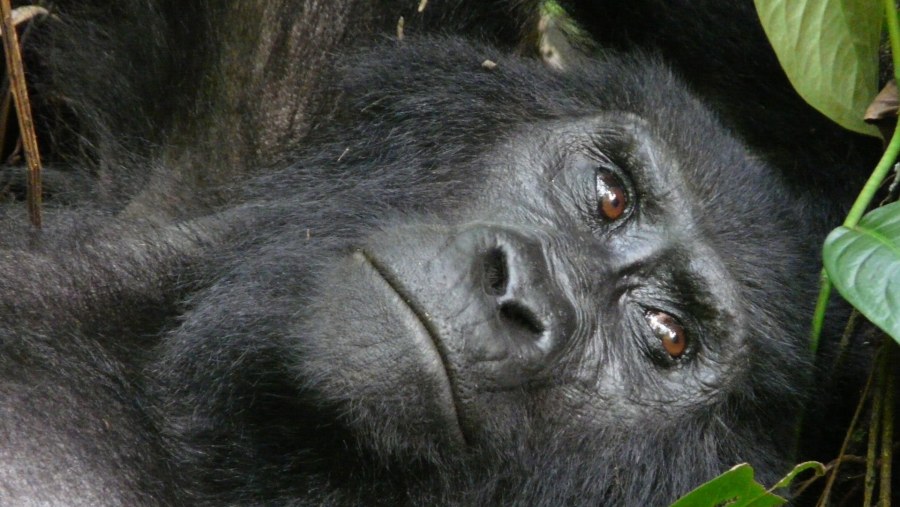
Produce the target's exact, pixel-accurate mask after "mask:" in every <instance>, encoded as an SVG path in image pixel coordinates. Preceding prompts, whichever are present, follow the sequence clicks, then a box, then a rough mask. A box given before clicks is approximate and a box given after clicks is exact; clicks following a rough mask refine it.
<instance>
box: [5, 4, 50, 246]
mask: <svg viewBox="0 0 900 507" xmlns="http://www.w3.org/2000/svg"><path fill="white" fill-rule="evenodd" d="M0 18H2V23H3V34H2V39H3V48H4V50H5V51H4V53H5V54H6V69H7V71H8V72H9V76H10V84H11V85H12V92H13V100H14V101H15V104H16V116H18V118H19V131H20V134H21V136H22V145H23V146H24V147H25V161H26V162H27V163H28V186H27V192H26V201H27V203H28V217H29V218H30V220H31V224H32V225H34V226H35V227H36V228H38V229H40V228H41V155H40V152H39V151H38V144H37V136H36V135H35V132H34V121H33V120H32V117H31V103H30V102H29V101H28V88H27V86H26V84H25V68H24V66H23V65H22V54H21V52H20V50H19V40H18V36H17V35H16V27H15V24H14V22H13V17H12V8H11V7H10V5H9V0H0Z"/></svg>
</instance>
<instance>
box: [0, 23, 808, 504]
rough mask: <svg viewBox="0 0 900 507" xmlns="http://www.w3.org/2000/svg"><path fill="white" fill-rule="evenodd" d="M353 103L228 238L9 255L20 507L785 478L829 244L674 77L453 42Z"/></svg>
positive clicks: (151, 230)
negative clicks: (566, 67)
mask: <svg viewBox="0 0 900 507" xmlns="http://www.w3.org/2000/svg"><path fill="white" fill-rule="evenodd" d="M485 60H491V61H492V62H495V63H496V65H492V64H485V63H483V62H485ZM335 79H336V83H337V84H336V85H335V86H336V90H337V93H338V95H339V96H340V98H341V99H340V101H339V103H338V106H337V107H336V109H334V110H333V111H331V112H330V115H329V116H328V119H327V120H326V121H323V122H322V123H321V125H320V128H318V129H316V131H315V132H314V133H313V134H312V135H311V136H310V137H309V138H308V139H307V140H306V141H305V143H304V145H303V147H302V148H299V149H298V150H297V151H296V152H295V153H293V154H292V162H291V163H290V164H289V165H287V167H285V168H284V169H281V170H275V171H273V172H271V173H269V174H267V175H265V176H262V177H260V178H258V179H255V180H254V181H252V182H251V183H249V184H248V188H247V189H246V192H243V191H242V192H241V193H242V195H241V196H240V197H237V198H235V199H233V201H232V202H231V203H230V204H229V205H228V206H226V207H223V208H222V209H220V210H219V211H217V212H216V213H215V214H212V215H209V216H206V217H202V218H196V219H191V220H189V221H184V222H172V223H168V224H163V225H159V224H150V223H145V222H144V221H141V220H138V219H135V218H133V217H132V218H129V216H128V215H127V214H125V215H122V216H121V217H119V218H115V219H112V218H105V217H103V216H102V215H101V216H100V217H99V218H97V217H95V216H94V214H93V212H91V211H90V210H88V209H78V208H75V209H68V210H64V211H61V212H60V214H59V216H58V217H57V218H56V220H57V221H58V225H55V226H54V224H53V223H52V220H51V224H50V226H49V227H48V230H47V231H45V233H44V234H43V236H42V237H40V238H31V241H30V242H26V241H21V242H19V241H17V240H15V239H5V240H4V247H5V251H4V258H3V259H4V260H3V262H4V267H3V272H4V277H3V282H0V283H3V288H2V291H0V297H2V298H3V309H4V311H3V312H2V315H0V326H2V327H0V338H2V343H3V353H2V354H0V375H2V378H3V382H2V384H0V393H2V397H3V400H4V401H3V403H2V404H0V406H2V411H3V412H2V417H0V425H2V431H3V432H4V434H5V435H7V439H8V440H7V442H6V444H5V445H4V446H2V450H0V456H2V459H3V461H4V465H3V466H2V467H0V495H2V496H3V497H5V498H6V500H4V503H7V501H8V502H9V503H15V502H25V501H29V500H30V501H33V502H35V503H39V502H47V503H53V502H57V503H60V504H67V505H72V504H79V503H82V504H86V505H97V504H128V505H132V504H154V503H158V504H191V505H193V504H197V503H201V504H204V503H205V504H210V505H221V504H289V505H360V504H383V505H397V504H416V505H427V504H434V503H437V504H450V505H507V504H514V505H560V504H582V505H601V504H602V505H642V506H643V505H664V504H666V502H669V501H672V500H674V499H675V498H676V497H677V496H678V495H680V494H682V493H684V492H686V491H687V490H689V489H691V488H692V487H694V486H696V485H697V484H699V483H700V482H702V481H704V480H706V479H708V478H710V477H712V476H714V475H715V474H718V473H720V472H722V471H723V470H725V469H727V468H728V467H730V466H732V465H734V464H737V463H740V462H744V461H749V462H751V463H752V464H753V465H754V466H755V467H757V472H758V475H759V476H760V479H761V480H762V481H764V482H768V483H771V482H773V480H774V479H775V478H777V477H778V476H780V475H781V474H782V473H783V472H785V471H786V470H787V469H788V468H789V465H790V463H791V462H792V460H794V459H795V455H794V450H795V449H794V447H795V445H794V444H795V438H796V434H795V426H796V424H797V422H798V418H799V415H800V411H801V409H802V408H803V406H804V404H805V403H806V402H807V401H808V400H807V396H806V393H808V392H809V391H808V389H807V385H808V378H807V377H808V376H809V373H810V370H811V359H812V358H811V357H809V354H808V352H807V347H806V336H807V324H806V323H807V318H808V315H810V312H811V302H812V301H813V299H814V298H813V295H814V291H815V283H816V274H817V271H818V263H817V259H816V249H817V245H818V244H819V242H820V240H821V237H822V234H823V232H824V231H822V230H819V229H817V228H815V227H812V226H809V225H808V224H810V223H813V222H814V219H815V218H816V213H817V212H816V211H815V210H814V209H813V208H810V207H809V206H806V205H805V204H804V201H803V196H798V195H795V194H794V193H792V192H793V191H792V190H791V189H789V188H788V187H786V186H782V185H780V184H779V181H780V175H779V174H778V173H776V172H775V171H774V170H773V169H771V168H770V167H768V166H767V165H765V164H763V163H761V162H759V161H758V160H757V159H756V158H754V157H753V156H751V155H750V154H748V153H747V151H746V150H745V149H744V148H743V147H742V145H741V144H740V143H739V142H737V141H736V140H734V139H733V138H732V137H730V136H729V134H728V133H727V132H726V131H725V129H723V128H722V127H721V126H720V125H719V124H718V123H717V120H716V119H715V118H714V117H713V115H712V114H711V113H709V112H708V110H707V109H705V108H704V106H703V105H701V104H700V103H699V102H698V101H697V100H695V99H694V98H692V96H691V95H690V94H689V93H687V92H686V91H685V90H684V88H683V87H682V86H681V85H680V84H679V83H678V82H677V81H676V80H675V79H674V78H673V77H672V75H671V74H670V72H669V71H668V70H667V69H666V68H665V67H663V66H662V65H661V64H659V63H658V62H656V61H654V60H652V59H651V60H648V59H644V58H641V57H614V56H610V57H608V58H606V59H604V60H598V61H596V62H593V63H591V64H590V65H585V66H583V68H578V69H573V70H572V71H571V72H569V73H567V74H557V73H553V72H550V71H548V70H547V69H545V68H544V67H542V66H541V64H540V63H539V62H536V61H529V60H525V59H521V58H516V57H513V56H510V55H506V54H503V53H502V52H501V51H500V50H497V49H492V48H490V47H486V46H477V45H470V44H468V43H466V42H463V41H461V40H459V39H453V38H448V39H421V40H418V41H411V40H407V41H406V42H404V43H400V44H386V45H384V46H382V47H380V48H376V49H373V50H370V51H364V52H360V53H355V54H351V55H348V56H345V57H342V58H341V59H340V64H339V68H338V69H337V70H336V71H335ZM51 218H52V217H51ZM73 224H74V225H73ZM10 227H11V226H10ZM773 238H777V239H773ZM13 262H15V263H16V265H18V266H22V268H21V269H13V268H12V266H13V264H12V263H13ZM154 337H156V338H154ZM157 338H158V342H157ZM141 341H143V342H144V343H150V345H152V346H143V347H138V346H136V345H135V343H138V342H141Z"/></svg>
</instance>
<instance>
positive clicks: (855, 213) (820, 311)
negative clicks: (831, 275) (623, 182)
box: [809, 0, 900, 354]
mask: <svg viewBox="0 0 900 507" xmlns="http://www.w3.org/2000/svg"><path fill="white" fill-rule="evenodd" d="M883 1H884V11H885V18H886V20H887V29H888V38H889V39H890V41H891V59H892V61H893V63H894V80H895V81H896V82H897V83H898V84H900V20H898V17H897V7H896V5H895V4H894V1H895V0H883ZM898 154H900V128H896V129H894V134H893V135H892V136H891V142H890V143H888V146H887V148H885V150H884V154H883V155H882V156H881V160H879V161H878V165H877V166H875V170H874V171H872V175H871V176H869V179H868V181H866V184H865V185H864V186H863V188H862V191H860V193H859V196H857V198H856V201H855V202H854V203H853V206H852V207H851V208H850V212H849V213H847V218H846V219H845V220H844V224H843V226H844V227H847V228H848V229H852V228H854V227H856V225H857V224H858V223H859V220H860V219H861V218H862V217H863V214H865V212H866V210H867V209H868V208H869V205H870V204H871V203H872V199H874V198H875V193H876V192H878V188H879V187H881V184H882V183H883V182H884V179H885V177H886V176H887V174H888V172H890V170H891V168H892V167H894V163H895V162H896V160H897V155H898ZM829 296H831V281H830V280H829V279H828V274H827V273H825V270H824V269H823V270H822V284H821V288H820V289H819V299H818V300H817V301H816V311H815V313H814V314H813V325H812V336H811V337H810V344H809V347H810V350H812V352H813V354H815V353H816V351H817V350H818V349H819V338H820V337H821V335H822V326H823V324H824V322H825V308H826V307H827V306H828V298H829Z"/></svg>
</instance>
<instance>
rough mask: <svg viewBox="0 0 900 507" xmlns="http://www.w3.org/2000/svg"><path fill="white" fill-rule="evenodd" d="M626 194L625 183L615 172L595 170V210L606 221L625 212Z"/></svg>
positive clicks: (619, 216) (626, 206) (613, 219)
mask: <svg viewBox="0 0 900 507" xmlns="http://www.w3.org/2000/svg"><path fill="white" fill-rule="evenodd" d="M627 208H628V195H627V190H626V189H625V184H623V183H622V180H621V179H619V177H618V176H616V175H615V174H613V173H611V172H609V171H607V170H604V169H601V170H600V171H598V172H597V212H598V213H600V216H601V217H602V218H603V219H604V220H607V221H610V222H612V221H615V220H618V219H619V218H621V217H622V215H624V214H625V210H626V209H627Z"/></svg>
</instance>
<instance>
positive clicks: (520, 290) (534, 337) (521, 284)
mask: <svg viewBox="0 0 900 507" xmlns="http://www.w3.org/2000/svg"><path fill="white" fill-rule="evenodd" d="M517 260H518V259H517ZM523 270H524V271H534V270H533V269H528V267H526V266H522V265H521V264H520V263H516V265H510V262H509V254H508V253H507V249H506V248H503V247H494V248H490V249H489V250H488V251H487V252H484V253H483V254H482V255H481V272H480V273H479V275H480V276H479V278H480V279H481V282H482V283H481V287H482V290H483V291H484V293H485V294H486V295H487V296H488V298H489V301H492V302H493V306H494V308H495V311H496V318H497V319H498V320H499V321H500V322H501V323H502V324H503V326H504V327H505V328H506V329H507V330H508V331H509V332H510V334H511V335H516V336H517V337H518V338H520V339H521V340H523V341H529V340H530V341H533V342H534V343H535V344H536V345H537V346H538V347H539V348H546V347H548V346H549V341H550V337H549V336H548V332H547V327H548V323H547V322H545V319H542V318H541V317H540V316H539V315H538V314H537V313H535V308H534V306H535V305H534V304H533V303H530V302H529V299H530V298H529V297H528V294H527V293H528V292H530V287H528V284H529V279H530V278H532V277H533V275H532V276H525V277H523V276H522V272H521V271H523Z"/></svg>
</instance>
